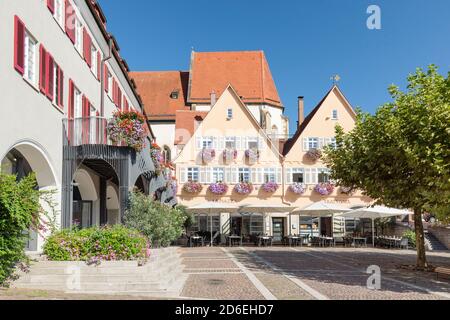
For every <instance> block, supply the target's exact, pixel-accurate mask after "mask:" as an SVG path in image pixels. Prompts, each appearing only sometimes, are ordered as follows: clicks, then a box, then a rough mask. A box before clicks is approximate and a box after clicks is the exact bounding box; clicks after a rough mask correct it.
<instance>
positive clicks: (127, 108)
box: [125, 99, 130, 112]
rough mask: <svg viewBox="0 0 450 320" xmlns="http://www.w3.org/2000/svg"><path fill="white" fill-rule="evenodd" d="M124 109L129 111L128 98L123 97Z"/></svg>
mask: <svg viewBox="0 0 450 320" xmlns="http://www.w3.org/2000/svg"><path fill="white" fill-rule="evenodd" d="M125 111H127V112H128V111H130V105H129V104H128V100H127V99H125Z"/></svg>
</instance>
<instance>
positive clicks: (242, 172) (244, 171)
mask: <svg viewBox="0 0 450 320" xmlns="http://www.w3.org/2000/svg"><path fill="white" fill-rule="evenodd" d="M238 180H239V182H247V183H249V182H251V181H252V173H251V170H250V168H239V171H238Z"/></svg>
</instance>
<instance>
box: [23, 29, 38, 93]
mask: <svg viewBox="0 0 450 320" xmlns="http://www.w3.org/2000/svg"><path fill="white" fill-rule="evenodd" d="M30 48H32V51H31V52H30ZM36 52H37V41H36V39H35V38H34V37H33V36H32V35H31V34H30V33H29V32H28V30H25V36H24V51H23V54H24V72H23V77H24V79H25V80H27V81H28V82H29V83H31V84H32V85H33V86H36V83H37V77H36V61H37V59H36V56H37V54H36ZM30 53H31V57H30ZM30 64H31V65H30Z"/></svg>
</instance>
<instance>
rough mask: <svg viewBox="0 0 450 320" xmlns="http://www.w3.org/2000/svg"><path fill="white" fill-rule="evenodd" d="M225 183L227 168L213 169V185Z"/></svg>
mask: <svg viewBox="0 0 450 320" xmlns="http://www.w3.org/2000/svg"><path fill="white" fill-rule="evenodd" d="M218 182H225V168H221V167H215V168H211V183H218Z"/></svg>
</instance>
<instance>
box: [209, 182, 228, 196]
mask: <svg viewBox="0 0 450 320" xmlns="http://www.w3.org/2000/svg"><path fill="white" fill-rule="evenodd" d="M208 190H209V192H211V193H212V194H215V195H217V196H222V195H224V194H226V193H227V192H228V185H227V184H226V183H223V182H217V183H211V184H210V185H209V187H208Z"/></svg>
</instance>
